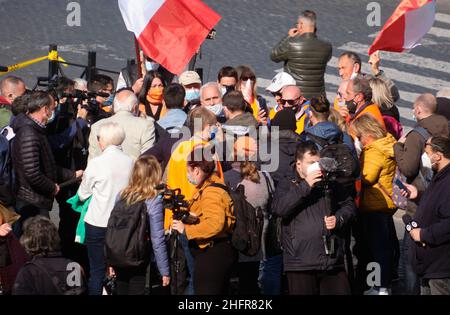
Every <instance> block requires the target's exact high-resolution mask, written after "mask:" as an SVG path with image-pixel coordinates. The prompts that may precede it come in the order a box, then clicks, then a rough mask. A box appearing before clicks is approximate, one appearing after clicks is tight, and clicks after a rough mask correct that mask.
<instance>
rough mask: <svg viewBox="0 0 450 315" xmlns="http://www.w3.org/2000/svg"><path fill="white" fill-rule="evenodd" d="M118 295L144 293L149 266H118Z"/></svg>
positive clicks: (116, 270)
mask: <svg viewBox="0 0 450 315" xmlns="http://www.w3.org/2000/svg"><path fill="white" fill-rule="evenodd" d="M114 271H115V272H116V282H117V295H144V293H145V280H146V277H145V275H146V271H147V266H143V267H137V268H117V269H115V270H114Z"/></svg>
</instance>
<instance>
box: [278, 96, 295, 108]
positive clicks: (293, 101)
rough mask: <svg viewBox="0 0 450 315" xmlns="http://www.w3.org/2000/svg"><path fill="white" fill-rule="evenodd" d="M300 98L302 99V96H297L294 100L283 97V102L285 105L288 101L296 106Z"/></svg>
mask: <svg viewBox="0 0 450 315" xmlns="http://www.w3.org/2000/svg"><path fill="white" fill-rule="evenodd" d="M299 99H300V97H298V98H296V99H294V100H285V99H281V104H283V105H285V104H286V103H288V104H289V105H290V106H294V105H297V103H298V101H299Z"/></svg>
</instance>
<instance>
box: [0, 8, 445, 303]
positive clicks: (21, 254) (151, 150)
mask: <svg viewBox="0 0 450 315" xmlns="http://www.w3.org/2000/svg"><path fill="white" fill-rule="evenodd" d="M331 56H332V46H331V45H330V44H329V43H327V42H325V41H322V40H320V39H319V38H318V36H317V21H316V15H315V13H314V12H313V11H304V12H302V13H301V14H300V16H299V18H298V23H297V27H296V28H293V29H291V30H289V32H288V34H287V36H286V37H285V38H283V39H282V40H281V41H280V43H279V44H277V45H276V47H274V48H273V50H272V52H271V54H270V58H271V59H272V61H274V62H283V63H284V71H283V72H280V73H278V74H277V75H276V76H275V77H274V78H273V80H272V82H271V84H270V85H269V86H267V87H266V91H267V92H268V93H271V94H272V95H273V97H274V98H273V100H274V102H275V103H274V104H270V101H268V100H267V99H266V98H265V97H263V96H262V95H260V94H258V90H257V85H256V81H257V76H256V73H255V72H254V70H253V69H252V68H251V67H250V66H248V65H240V66H236V67H231V66H225V67H223V68H221V69H220V70H219V71H218V75H217V81H214V82H203V81H202V78H201V77H200V75H199V74H198V73H196V72H194V71H185V72H183V73H182V74H181V75H179V76H175V75H173V74H171V73H170V72H168V71H167V70H166V69H164V68H163V67H162V66H160V65H158V64H157V63H155V62H154V61H153V60H151V59H150V58H148V57H146V62H145V65H146V68H147V70H148V71H147V72H146V74H145V76H144V77H143V78H139V75H138V73H137V72H138V67H137V65H131V66H128V67H126V68H124V69H122V72H121V74H120V76H119V78H118V80H117V87H115V86H114V79H113V78H111V77H109V76H107V75H103V74H96V75H95V76H94V77H93V78H92V79H91V81H90V82H86V81H85V80H83V79H80V78H76V79H73V80H72V79H70V78H66V77H59V78H58V79H57V84H56V87H54V88H51V89H49V90H48V91H43V90H34V91H31V90H28V89H27V87H26V85H25V83H24V81H23V80H22V79H21V78H19V77H15V76H6V77H4V78H3V79H2V80H1V82H0V93H1V96H0V103H1V105H0V124H1V126H0V127H1V129H2V131H1V134H0V137H1V147H0V149H1V158H2V160H1V182H0V202H1V204H0V209H1V212H0V289H1V290H0V292H1V294H13V295H15V294H89V295H101V294H118V295H129V294H133V295H142V294H174V295H182V294H185V295H193V294H199V295H203V294H224V295H225V294H241V295H258V294H266V295H280V294H291V295H296V294H307V295H310V294H369V295H388V294H393V293H398V294H424V295H426V294H446V295H448V294H450V199H449V197H448V196H450V194H448V192H449V187H450V184H449V183H448V182H449V181H450V139H449V120H450V116H449V115H448V113H449V112H450V110H449V108H450V107H449V106H450V95H449V93H448V90H443V91H441V92H439V93H438V95H437V97H436V96H434V95H432V94H429V93H426V94H422V95H420V96H419V97H417V99H416V100H415V102H414V104H412V110H413V113H414V117H415V120H416V125H415V126H414V128H413V129H412V130H411V131H409V132H408V133H406V132H404V130H403V126H402V124H401V123H400V118H401V117H400V114H399V110H398V107H397V106H396V102H397V101H398V100H399V97H400V96H399V91H398V89H397V87H396V86H395V83H394V82H393V81H392V80H390V79H389V78H388V77H387V74H386V73H384V72H383V70H381V69H380V67H379V66H380V58H379V56H378V55H377V54H376V53H375V54H373V55H371V56H370V59H369V63H370V66H371V71H372V73H371V74H365V73H362V72H361V69H362V61H361V58H360V57H359V56H358V54H356V53H355V52H351V51H348V52H344V53H342V54H341V55H340V56H339V59H338V69H339V76H340V77H341V84H340V85H339V88H338V91H337V96H336V98H335V99H334V100H329V99H328V98H327V96H326V92H325V81H324V73H325V70H326V66H327V63H328V62H329V61H330V58H331ZM330 101H331V102H330ZM224 148H225V149H224ZM267 153H269V154H267ZM55 201H56V203H55ZM55 207H57V208H58V209H59V226H58V227H57V226H56V225H55V224H54V222H52V221H51V220H50V219H49V218H50V215H49V213H50V211H52V209H53V211H55V210H54V208H55ZM399 210H405V215H403V221H404V223H405V231H404V237H403V240H402V242H403V244H401V246H400V243H399V240H398V238H397V232H396V228H395V225H394V219H393V216H394V214H395V213H396V212H397V211H399ZM401 249H402V250H401ZM68 266H70V268H69V267H68ZM374 266H375V267H374ZM372 268H374V269H372ZM373 270H375V271H374V272H375V276H374V274H373V272H372V271H373ZM399 283H400V285H399ZM399 287H400V289H398V288H399ZM395 288H396V289H395Z"/></svg>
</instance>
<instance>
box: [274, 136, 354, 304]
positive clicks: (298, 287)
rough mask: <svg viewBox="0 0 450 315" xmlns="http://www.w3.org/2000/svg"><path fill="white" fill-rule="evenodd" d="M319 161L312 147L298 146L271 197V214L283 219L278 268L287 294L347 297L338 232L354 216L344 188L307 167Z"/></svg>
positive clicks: (309, 144)
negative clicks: (291, 166) (292, 163)
mask: <svg viewBox="0 0 450 315" xmlns="http://www.w3.org/2000/svg"><path fill="white" fill-rule="evenodd" d="M319 160H320V157H319V150H318V148H317V146H316V145H315V144H314V143H313V142H311V141H306V142H302V143H300V144H299V145H298V146H297V150H296V153H295V169H293V170H292V173H291V175H290V176H287V177H286V178H284V179H282V180H281V181H280V182H279V183H278V186H277V189H276V191H275V194H274V200H273V212H274V213H275V214H276V215H277V216H280V217H282V219H283V235H282V239H283V248H284V252H283V263H284V270H285V272H286V274H287V279H288V288H289V294H291V295H299V294H300V295H305V294H307V295H311V294H350V285H349V282H348V279H347V275H346V272H345V267H344V247H343V243H344V236H343V235H342V234H341V232H342V231H345V228H346V227H347V226H348V224H350V221H351V220H352V218H353V217H354V215H355V204H354V202H353V199H352V198H351V196H350V195H349V193H348V191H347V190H346V189H343V188H342V187H341V185H338V184H337V183H336V182H335V181H333V180H331V179H329V178H327V177H328V176H326V177H325V178H324V176H323V175H322V173H323V172H322V171H321V170H320V169H318V168H315V169H314V167H311V166H312V165H314V166H316V165H317V164H315V163H316V162H318V161H319ZM310 167H311V168H310ZM327 186H329V187H328V188H329V189H327ZM329 190H331V196H328V198H327V195H326V192H327V191H329ZM330 199H331V200H330ZM330 206H331V209H330ZM325 241H326V242H325Z"/></svg>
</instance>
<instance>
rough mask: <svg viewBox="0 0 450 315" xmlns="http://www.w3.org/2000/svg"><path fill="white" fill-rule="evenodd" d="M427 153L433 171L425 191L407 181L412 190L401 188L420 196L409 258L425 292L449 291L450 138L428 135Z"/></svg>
mask: <svg viewBox="0 0 450 315" xmlns="http://www.w3.org/2000/svg"><path fill="white" fill-rule="evenodd" d="M425 153H426V154H427V156H428V157H429V159H430V160H431V163H432V168H433V171H434V176H433V179H432V180H431V183H430V185H429V186H428V188H427V189H426V190H425V191H424V192H423V193H420V191H419V190H418V189H417V188H416V187H415V186H413V185H408V184H406V185H405V186H406V187H407V188H408V190H409V194H408V192H406V191H402V193H403V195H404V196H408V195H409V198H410V199H413V200H419V206H418V208H417V211H416V214H415V215H414V217H413V221H415V222H416V223H417V225H413V224H411V225H410V228H407V230H409V235H410V237H409V238H408V240H409V247H410V250H411V255H410V256H409V258H410V262H411V263H412V265H413V269H414V272H415V273H416V274H417V276H419V277H420V278H421V280H422V283H421V290H420V291H421V294H422V295H450V206H449V205H450V194H449V187H450V140H449V139H448V138H444V137H432V138H430V139H428V140H427V142H426V143H425ZM413 221H411V222H413ZM407 226H408V225H407Z"/></svg>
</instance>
